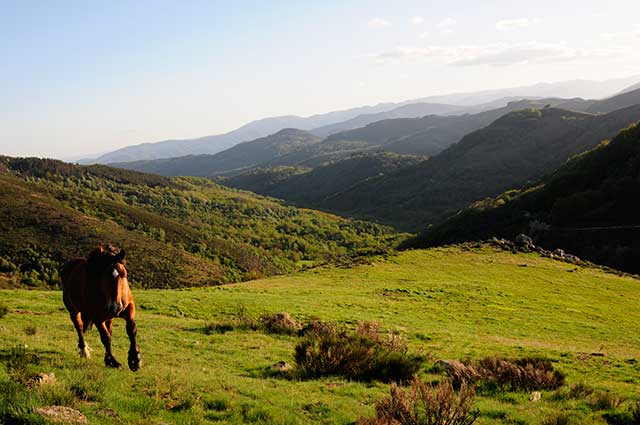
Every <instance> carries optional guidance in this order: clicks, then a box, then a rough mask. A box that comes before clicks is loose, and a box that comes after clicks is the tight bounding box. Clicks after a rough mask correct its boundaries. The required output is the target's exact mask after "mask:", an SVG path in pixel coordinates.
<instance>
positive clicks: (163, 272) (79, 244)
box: [0, 157, 397, 287]
mask: <svg viewBox="0 0 640 425" xmlns="http://www.w3.org/2000/svg"><path fill="white" fill-rule="evenodd" d="M0 195H1V199H2V200H3V202H2V203H1V204H0V286H7V285H9V286H16V285H18V286H20V285H32V286H42V285H45V286H46V285H55V284H56V283H57V282H58V278H59V277H58V274H57V273H58V272H57V270H58V268H59V266H60V265H61V263H62V262H63V261H64V260H65V259H68V258H71V257H73V256H78V255H85V254H86V253H87V252H88V251H89V250H90V249H92V248H94V247H95V246H97V245H98V244H99V243H100V242H104V243H113V244H114V245H116V246H119V247H123V248H125V249H126V250H127V252H128V253H129V254H128V256H129V260H130V261H129V267H130V271H131V276H132V281H133V282H134V284H135V285H136V286H144V287H182V286H202V285H209V284H219V283H223V282H234V281H242V280H247V279H253V278H256V277H259V276H265V275H272V274H278V273H284V272H288V271H291V270H296V269H298V268H300V267H303V266H305V265H311V264H317V263H322V262H325V261H332V260H337V259H340V258H341V257H345V258H346V257H352V256H354V255H355V256H358V255H360V254H367V253H371V252H383V251H385V250H386V249H387V248H388V247H390V246H391V245H393V244H394V243H395V242H393V239H394V238H396V237H397V235H394V234H393V233H392V232H390V230H389V229H387V228H384V227H381V226H378V225H375V224H371V223H364V222H355V221H350V220H346V219H342V218H339V217H336V216H332V215H329V214H325V213H320V212H315V211H310V210H299V209H296V208H293V207H289V206H285V205H282V204H281V203H279V202H277V201H275V200H270V199H265V198H262V197H259V196H255V195H253V194H250V193H246V192H241V191H237V190H233V189H228V188H225V187H222V186H219V185H217V184H214V183H212V182H211V181H209V180H203V179H197V178H181V179H169V178H165V177H161V176H156V175H149V174H141V173H136V172H131V171H125V170H120V169H115V168H110V167H106V166H89V167H86V166H74V165H70V164H66V163H63V162H60V161H54V160H40V159H34V158H27V159H22V158H9V157H0Z"/></svg>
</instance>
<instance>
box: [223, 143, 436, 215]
mask: <svg viewBox="0 0 640 425" xmlns="http://www.w3.org/2000/svg"><path fill="white" fill-rule="evenodd" d="M423 160H424V158H418V157H414V156H406V155H397V154H390V153H385V152H376V153H368V154H362V153H360V154H354V155H353V156H351V157H350V158H347V159H342V160H340V161H336V162H333V163H329V164H326V165H322V166H318V167H316V168H306V169H305V168H300V167H272V168H257V169H253V170H250V171H248V172H246V173H241V174H238V175H235V176H231V177H229V178H223V179H221V180H220V182H221V183H222V184H224V185H226V186H231V187H236V188H239V189H245V190H250V191H252V192H256V193H260V194H264V195H267V196H273V197H276V198H281V199H286V200H287V201H288V202H292V203H294V204H297V205H301V206H302V205H303V206H306V207H313V206H314V205H317V206H322V205H323V203H324V200H325V199H326V198H328V197H331V196H335V195H336V194H339V193H341V192H343V191H345V190H348V189H349V188H351V187H353V186H355V185H357V184H360V183H362V182H364V181H366V180H368V179H371V178H374V177H379V176H381V175H385V174H388V173H392V172H395V171H397V170H399V169H402V168H404V167H408V166H411V165H415V164H417V163H419V162H420V161H423Z"/></svg>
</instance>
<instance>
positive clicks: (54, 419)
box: [33, 406, 89, 425]
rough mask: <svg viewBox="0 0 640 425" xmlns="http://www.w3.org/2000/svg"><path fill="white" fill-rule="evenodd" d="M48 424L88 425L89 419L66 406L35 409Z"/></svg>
mask: <svg viewBox="0 0 640 425" xmlns="http://www.w3.org/2000/svg"><path fill="white" fill-rule="evenodd" d="M33 411H34V412H35V413H37V414H38V415H40V416H42V417H43V418H44V419H45V420H46V421H47V422H50V423H54V424H82V425H84V424H88V423H89V421H87V417H86V416H85V415H83V414H82V412H80V411H78V410H76V409H72V408H70V407H66V406H45V407H38V408H36V409H33Z"/></svg>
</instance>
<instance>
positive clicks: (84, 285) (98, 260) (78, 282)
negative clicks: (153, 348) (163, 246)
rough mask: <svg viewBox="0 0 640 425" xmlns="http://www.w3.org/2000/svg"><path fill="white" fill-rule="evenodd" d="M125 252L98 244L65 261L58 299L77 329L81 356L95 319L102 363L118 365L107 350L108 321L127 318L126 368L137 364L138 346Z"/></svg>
mask: <svg viewBox="0 0 640 425" xmlns="http://www.w3.org/2000/svg"><path fill="white" fill-rule="evenodd" d="M124 257H125V252H124V250H120V251H119V252H116V251H115V250H114V249H113V248H111V247H109V248H107V249H105V248H103V247H102V246H100V247H99V248H98V249H95V250H93V251H92V252H91V253H90V254H89V255H88V256H87V258H75V259H73V260H70V261H68V262H67V263H66V264H65V265H64V266H63V267H62V272H61V278H62V300H63V301H64V305H65V307H67V310H68V311H69V315H70V316H71V321H72V322H73V326H74V327H75V328H76V332H77V333H78V348H79V349H80V356H81V357H87V358H88V357H89V356H90V353H89V351H90V349H89V347H88V346H87V344H86V343H85V341H84V333H85V332H86V331H87V329H89V328H90V327H91V324H92V323H95V324H96V326H97V327H98V331H99V332H100V340H101V341H102V344H103V345H104V348H105V355H104V364H105V365H106V366H109V367H120V366H121V365H120V363H118V361H117V360H116V358H115V357H114V356H113V353H112V352H111V330H112V327H111V322H112V320H113V319H114V318H116V317H120V318H122V319H124V320H126V321H127V335H128V336H129V342H130V347H129V359H128V360H129V369H131V370H133V371H136V370H138V368H139V367H140V349H139V348H138V345H137V343H136V333H137V328H136V307H135V304H134V302H133V295H132V294H131V289H130V288H129V282H128V280H127V269H126V267H125V259H124Z"/></svg>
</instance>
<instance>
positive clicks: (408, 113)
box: [311, 103, 465, 137]
mask: <svg viewBox="0 0 640 425" xmlns="http://www.w3.org/2000/svg"><path fill="white" fill-rule="evenodd" d="M464 112H465V110H464V108H462V107H461V106H457V105H444V104H440V103H410V104H408V105H402V106H399V107H397V108H394V109H391V110H390V111H385V112H378V113H376V114H363V115H358V116H357V117H355V118H352V119H350V120H347V121H342V122H339V123H335V124H330V125H326V126H324V127H318V128H314V129H313V130H311V132H312V133H313V134H315V135H317V136H320V137H327V136H329V135H331V134H334V133H338V132H341V131H346V130H352V129H354V128H359V127H364V126H366V125H367V124H370V123H372V122H376V121H381V120H385V119H392V118H417V117H423V116H425V115H450V114H455V115H462V114H463V113H464Z"/></svg>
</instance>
